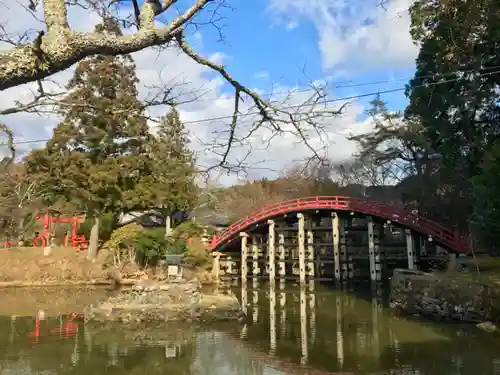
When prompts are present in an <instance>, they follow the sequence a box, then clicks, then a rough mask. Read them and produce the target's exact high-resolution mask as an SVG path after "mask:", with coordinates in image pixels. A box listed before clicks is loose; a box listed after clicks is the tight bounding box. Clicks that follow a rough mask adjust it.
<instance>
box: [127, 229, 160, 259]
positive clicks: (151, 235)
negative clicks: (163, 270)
mask: <svg viewBox="0 0 500 375" xmlns="http://www.w3.org/2000/svg"><path fill="white" fill-rule="evenodd" d="M167 247H168V242H167V240H166V239H165V231H164V230H163V229H162V228H153V229H143V230H142V231H140V232H138V233H137V234H136V236H135V238H134V248H135V251H136V254H137V258H138V261H139V263H141V264H142V265H144V266H147V265H154V264H156V263H158V259H159V258H161V257H163V256H165V254H166V253H167Z"/></svg>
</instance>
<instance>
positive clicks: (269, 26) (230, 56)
mask: <svg viewBox="0 0 500 375" xmlns="http://www.w3.org/2000/svg"><path fill="white" fill-rule="evenodd" d="M288 1H289V2H290V3H293V2H294V0H288ZM310 1H311V4H313V3H318V2H319V3H321V0H318V1H314V0H310ZM365 1H367V2H370V1H369V0H365ZM281 2H283V1H281ZM298 2H300V0H299V1H298ZM326 2H329V0H325V3H326ZM230 3H231V5H232V6H233V10H224V11H223V14H224V15H225V16H226V17H227V18H226V20H224V21H223V24H224V25H225V26H224V29H223V34H224V40H223V41H222V42H221V41H219V40H218V39H219V35H218V32H217V31H216V30H215V29H214V28H205V29H203V47H204V50H206V51H218V52H222V53H223V54H224V55H226V56H227V57H226V61H225V62H226V64H227V67H228V70H229V71H230V72H231V74H233V76H234V77H236V78H238V79H239V80H240V81H242V82H244V83H245V84H246V85H248V86H251V87H259V88H261V89H263V90H266V89H267V90H269V89H270V88H271V86H270V85H271V83H272V82H273V81H276V80H279V83H280V84H281V85H284V86H294V85H297V84H300V83H302V84H303V83H305V81H306V79H308V78H309V79H313V80H314V79H322V78H324V77H327V76H331V77H334V78H332V83H331V84H330V88H331V89H332V90H331V96H330V98H337V97H345V96H352V95H360V94H365V93H370V92H376V91H383V90H391V89H396V88H400V87H403V86H404V85H405V84H406V83H407V81H408V80H409V79H410V78H411V76H412V74H413V71H414V63H413V61H412V60H411V59H409V60H408V61H407V63H403V64H402V63H401V62H400V61H398V62H396V63H394V64H391V63H390V62H388V63H386V64H382V65H381V64H376V65H375V66H372V65H371V64H370V60H371V58H372V56H370V55H369V54H367V55H366V56H364V58H365V63H361V64H359V63H357V64H355V68H354V69H350V61H349V59H346V60H345V61H342V62H341V63H339V64H337V65H336V66H334V67H325V66H324V64H323V62H322V60H323V59H322V52H321V50H320V48H319V45H318V39H319V35H318V34H319V33H318V29H317V26H316V25H315V23H314V21H312V20H311V19H310V18H308V17H307V16H304V15H303V14H300V12H295V13H294V12H289V13H287V14H280V17H277V16H276V12H273V11H272V10H271V9H269V7H270V5H271V3H272V1H270V0H252V1H251V2H249V1H246V0H234V1H231V2H230ZM353 3H356V0H353ZM371 6H372V7H373V6H374V5H373V4H371ZM332 12H335V9H332ZM386 12H391V10H387V11H386ZM345 14H346V17H349V15H348V14H349V12H348V11H345ZM393 14H398V12H397V11H393V12H392V13H390V14H388V18H392V15H393ZM277 19H279V20H278V21H277ZM358 21H359V22H360V23H361V24H362V25H373V23H374V18H372V14H370V13H368V16H367V17H365V18H363V17H360V18H359V19H358ZM390 21H395V20H393V19H391V20H390ZM287 22H288V25H290V24H298V26H296V27H295V28H290V27H287ZM394 23H395V25H394V28H395V29H396V30H397V29H398V27H397V26H398V24H397V22H394ZM375 29H376V27H375ZM397 31H398V32H403V33H408V31H407V28H406V29H405V28H404V27H401V28H400V29H399V30H397ZM349 32H350V31H349V30H346V33H349ZM331 48H332V49H335V48H336V47H335V45H332V46H331ZM353 52H354V51H353ZM356 52H357V53H358V55H359V53H360V52H361V54H362V53H363V51H362V49H361V50H360V49H357V50H356ZM359 59H360V56H357V57H356V60H359ZM361 59H363V56H361ZM301 69H304V71H305V73H306V74H307V77H305V76H304V73H303V72H302V71H301ZM261 73H265V74H266V75H268V78H267V79H266V78H263V77H262V76H261V75H262V74H261ZM387 80H394V82H390V83H376V84H366V83H374V82H380V81H387ZM364 84H366V85H364ZM352 85H353V86H354V87H352ZM356 85H359V86H357V87H356ZM336 86H351V87H336ZM382 98H383V99H384V100H386V101H387V102H388V105H389V108H391V109H395V110H396V109H402V108H404V106H405V105H406V102H407V101H406V98H405V97H404V94H403V92H398V93H389V94H383V95H382ZM370 100H371V97H367V98H362V99H359V102H360V103H362V104H367V103H368V102H369V101H370Z"/></svg>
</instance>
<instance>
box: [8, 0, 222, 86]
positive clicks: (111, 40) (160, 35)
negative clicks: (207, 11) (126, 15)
mask: <svg viewBox="0 0 500 375" xmlns="http://www.w3.org/2000/svg"><path fill="white" fill-rule="evenodd" d="M211 1H212V0H196V2H195V3H194V4H193V5H192V6H191V7H190V8H189V9H187V10H186V11H185V12H184V13H183V14H181V15H179V16H178V17H176V18H175V19H174V20H172V22H170V24H168V25H167V26H165V27H163V28H157V27H156V26H155V24H154V20H155V17H156V16H157V15H158V14H161V13H162V12H164V11H165V10H167V9H168V7H169V6H170V5H171V4H169V3H170V2H167V3H164V6H161V7H160V9H158V6H157V5H158V3H159V1H153V0H148V1H144V2H143V5H142V7H141V14H140V25H141V26H140V29H139V31H137V32H136V33H134V34H132V35H115V34H112V33H78V32H74V31H72V30H71V29H70V28H69V27H68V26H67V14H66V12H67V11H66V6H67V5H66V4H65V3H64V0H42V3H43V6H44V10H45V12H44V13H45V17H46V18H45V22H46V26H47V30H48V31H47V32H46V33H44V34H42V33H40V34H39V35H40V37H39V42H37V41H36V40H35V42H32V43H28V44H25V45H21V46H19V47H15V48H13V49H11V50H8V51H6V52H2V53H0V90H5V89H7V88H9V87H13V86H17V85H20V84H23V83H27V82H33V81H36V80H39V79H43V78H45V77H48V76H50V75H53V74H55V73H57V72H60V71H62V70H65V69H67V68H69V67H70V66H71V65H73V64H74V63H76V62H77V61H79V60H81V59H83V58H85V57H88V56H92V55H96V54H103V55H113V56H115V55H123V54H128V53H132V52H136V51H140V50H142V49H145V48H148V47H152V46H159V45H165V44H168V43H169V42H170V41H171V40H172V38H173V36H174V35H176V34H177V33H178V32H179V30H180V29H181V28H182V27H183V26H184V25H186V23H188V22H189V21H190V20H191V19H192V18H193V17H194V16H195V15H196V14H197V13H198V12H200V11H201V10H202V9H203V8H204V7H205V6H206V5H207V4H208V3H210V2H211ZM166 4H169V5H168V6H165V5H166Z"/></svg>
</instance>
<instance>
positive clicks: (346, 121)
mask: <svg viewBox="0 0 500 375" xmlns="http://www.w3.org/2000/svg"><path fill="white" fill-rule="evenodd" d="M0 4H1V3H0ZM10 19H15V20H16V22H15V23H12V22H9V25H14V26H16V25H17V29H14V30H13V32H18V33H19V32H23V31H24V30H25V28H32V29H33V30H37V29H40V27H41V26H40V22H39V21H37V20H36V19H35V18H32V17H31V16H29V15H27V13H26V12H25V11H24V9H23V8H21V7H20V6H18V5H15V6H12V8H9V10H8V11H6V12H2V13H1V15H0V22H4V21H5V20H10ZM98 21H99V20H98V18H97V17H96V16H95V15H94V14H89V13H87V12H86V11H84V10H82V9H80V8H74V9H72V11H71V12H70V23H71V25H72V27H74V28H76V29H78V30H81V31H88V30H92V29H93V28H94V26H95V24H96V23H97V22H98ZM20 25H22V29H21V28H20V27H21V26H20ZM192 42H193V43H194V48H195V49H197V50H198V51H201V52H202V53H204V54H205V56H209V57H210V59H211V60H212V61H214V62H218V63H221V62H226V61H227V59H228V56H225V55H223V54H221V53H218V52H216V51H214V52H212V53H207V51H204V48H203V38H202V35H201V34H200V33H199V32H198V33H196V34H195V35H193V38H192ZM2 47H3V48H6V46H5V45H4V46H2V45H0V49H2ZM133 58H134V60H135V62H136V65H137V75H138V78H139V80H140V87H139V92H140V96H141V97H143V98H145V97H150V96H151V94H152V93H153V92H155V88H154V87H153V86H156V87H158V86H162V85H167V86H173V87H175V90H174V91H175V92H176V93H177V94H179V95H180V99H186V100H188V99H189V98H193V97H196V96H198V95H199V94H203V95H202V97H201V99H200V100H195V101H192V102H188V103H186V104H183V105H182V106H180V108H179V109H180V115H181V118H182V120H184V121H185V122H186V123H187V127H188V129H189V130H190V131H191V134H192V140H193V142H192V147H193V148H194V149H195V150H196V151H197V155H198V160H199V162H200V164H202V165H205V166H206V165H211V164H214V163H216V161H217V160H219V159H220V156H219V155H217V154H215V153H214V148H216V147H215V146H216V145H217V144H218V145H219V146H220V144H221V142H222V141H223V140H224V139H225V137H227V134H228V133H227V129H229V124H230V121H231V115H232V111H233V101H234V99H233V98H232V91H229V92H228V91H227V84H225V82H224V81H223V80H222V79H221V78H220V77H219V76H218V75H216V74H215V73H214V72H212V71H211V70H210V69H208V68H207V67H204V66H201V65H199V64H197V63H195V62H194V61H193V60H191V59H190V58H189V57H187V56H186V55H184V54H182V53H181V52H179V51H178V50H177V49H175V48H169V49H166V50H163V51H162V52H158V51H156V50H153V49H148V50H144V51H141V52H137V53H134V54H133ZM73 69H74V68H71V69H68V70H66V71H64V72H61V73H59V74H56V75H55V76H53V77H51V78H52V79H53V80H55V81H57V82H58V83H60V84H61V85H65V84H66V83H67V81H68V79H69V77H71V75H72V72H73ZM262 73H265V72H262ZM248 76H250V77H251V76H252V74H251V73H250V74H248ZM261 76H262V77H263V74H261ZM236 78H237V77H236ZM52 87H53V88H54V87H55V85H52ZM290 89H291V88H288V87H280V88H277V87H275V89H274V90H275V92H288V91H289V90H290ZM294 89H297V88H294ZM299 89H300V88H299ZM34 90H36V85H35V84H26V85H22V86H18V87H14V88H11V89H8V90H5V91H2V92H0V108H6V107H9V106H11V105H14V103H15V101H29V100H30V98H31V97H32V91H34ZM255 90H257V91H260V90H259V89H258V88H255ZM309 95H311V93H310V92H304V91H300V90H299V92H297V93H295V94H294V95H292V96H291V98H290V100H289V101H287V103H288V104H292V105H293V104H300V103H301V102H302V101H303V100H305V99H306V98H307V97H308V96H309ZM282 97H283V95H281V98H279V97H275V98H273V99H282ZM250 102H251V101H250V100H249V99H246V100H245V103H244V104H243V105H242V106H241V108H240V112H241V113H245V111H248V109H249V105H250ZM340 104H341V103H332V104H330V105H328V107H329V108H338V107H339V105H340ZM306 110H307V108H306V109H304V111H306ZM362 110H363V108H362V107H361V106H360V105H358V104H356V103H353V104H352V105H350V106H348V108H347V110H346V111H345V113H344V114H343V115H342V116H335V117H329V118H324V119H320V120H318V121H319V122H320V123H321V125H322V126H324V130H325V133H326V134H328V140H326V139H319V137H318V136H317V134H316V133H315V132H314V131H312V129H310V130H309V131H306V133H307V136H308V137H309V142H310V144H311V145H312V146H314V147H315V148H317V149H320V148H321V147H322V146H324V145H325V143H326V144H327V147H326V148H325V150H323V151H321V152H322V153H323V154H325V155H326V156H328V157H330V158H332V159H335V160H342V159H345V158H346V157H348V156H349V155H351V154H352V153H353V151H354V145H353V144H352V143H350V142H348V141H347V140H346V136H348V135H349V133H350V132H351V131H366V130H367V129H368V127H369V124H367V123H364V122H359V121H358V116H359V115H360V114H361V113H362ZM167 111H168V108H167V107H154V108H151V109H150V110H149V114H150V115H151V116H161V115H163V114H165V113H166V112H167ZM207 119H213V120H208V121H207ZM254 119H255V116H252V115H249V116H243V117H242V118H241V123H240V124H239V125H238V132H237V133H238V134H239V135H240V136H242V134H245V132H246V131H248V130H249V128H250V126H251V125H252V123H253V121H252V120H254ZM1 120H2V121H4V122H5V123H7V124H8V125H10V126H11V128H12V129H13V130H14V132H15V135H16V139H17V141H25V140H39V139H44V138H50V136H51V133H52V129H53V127H54V126H55V124H57V121H58V118H57V117H56V116H54V115H44V116H38V115H34V114H26V113H24V114H17V115H11V116H5V117H4V118H3V119H1ZM285 128H286V129H285V130H287V131H290V130H291V129H290V126H285ZM272 135H273V132H272V131H271V130H270V129H269V128H265V127H263V128H261V129H260V131H258V132H256V133H255V134H254V135H253V136H252V137H251V138H249V139H248V140H247V141H246V142H245V144H244V145H240V146H239V147H235V148H234V149H233V150H232V154H231V155H230V157H229V160H230V161H231V162H232V163H236V162H237V161H238V160H241V159H242V158H243V157H244V156H245V155H247V154H248V151H249V150H251V153H250V155H248V157H247V158H246V160H245V164H247V165H250V166H252V167H253V169H251V170H250V174H249V176H250V177H253V178H260V177H262V176H265V175H268V176H269V175H276V174H279V173H280V171H282V170H283V169H284V168H285V167H287V166H289V165H290V164H291V163H293V162H294V161H295V160H301V159H304V158H306V157H307V155H310V151H309V150H308V149H307V147H305V145H304V144H301V143H300V142H299V139H298V138H297V137H295V136H292V134H291V133H285V134H283V135H282V136H281V137H275V138H273V137H272ZM270 139H272V142H271V145H270V146H268V145H267V142H268V141H269V140H270ZM214 145H215V146H214ZM39 146H40V144H39V143H33V144H31V143H30V144H23V145H21V147H19V149H20V150H28V149H29V148H30V147H39ZM219 151H221V150H220V147H219ZM237 178H238V176H235V175H224V174H223V175H222V176H221V179H220V180H219V182H220V183H223V184H230V183H232V182H234V181H235V179H237Z"/></svg>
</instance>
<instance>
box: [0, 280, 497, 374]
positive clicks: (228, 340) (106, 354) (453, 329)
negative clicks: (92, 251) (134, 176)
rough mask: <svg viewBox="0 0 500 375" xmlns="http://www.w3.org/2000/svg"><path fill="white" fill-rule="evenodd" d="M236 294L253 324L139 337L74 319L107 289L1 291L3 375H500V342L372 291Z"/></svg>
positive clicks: (150, 331) (291, 289) (160, 330)
mask: <svg viewBox="0 0 500 375" xmlns="http://www.w3.org/2000/svg"><path fill="white" fill-rule="evenodd" d="M235 292H236V293H237V294H238V295H239V296H243V300H246V305H247V309H248V314H249V321H248V322H247V324H232V323H231V324H216V325H210V326H204V327H195V326H192V325H191V326H188V325H169V326H168V327H155V326H150V327H147V328H146V329H144V330H141V331H137V330H135V331H132V330H126V329H119V330H116V329H109V328H108V329H105V328H103V327H89V326H83V325H82V324H80V323H75V322H72V321H71V319H68V317H67V316H66V314H67V313H69V312H74V313H78V312H81V311H82V310H83V307H84V305H85V304H87V303H90V301H92V300H93V299H96V298H100V297H102V296H103V295H104V294H105V293H106V292H104V291H102V290H97V291H86V290H75V289H68V290H62V291H61V290H58V291H50V290H41V289H38V290H26V289H24V290H20V289H17V290H0V301H2V302H1V303H0V313H1V315H0V374H1V375H7V374H8V375H18V374H19V375H21V374H23V375H24V374H47V375H48V374H74V375H83V374H85V375H98V374H109V375H112V374H120V375H131V374H145V375H146V374H164V375H233V374H234V375H285V374H288V375H292V374H293V375H306V374H310V375H312V374H314V375H327V374H343V375H347V374H359V375H367V374H377V375H378V374H392V375H403V374H404V375H406V374H408V375H409V374H415V375H417V374H418V375H490V374H495V375H496V374H499V375H500V340H499V339H497V338H495V337H493V336H492V335H490V334H487V333H483V332H481V331H479V330H477V329H476V328H475V327H471V326H463V325H457V324H451V325H444V324H437V323H433V322H428V321H424V320H421V319H418V318H406V317H401V316H399V317H398V316H395V315H394V314H393V313H391V312H390V311H388V310H387V309H386V308H385V307H384V302H383V299H382V298H378V297H377V298H376V297H372V295H371V294H370V293H360V292H357V293H353V292H349V293H344V292H341V291H335V290H333V289H332V288H329V287H327V286H321V285H318V284H316V285H314V286H311V288H310V289H309V288H308V289H307V290H303V289H302V290H301V289H300V288H299V287H296V286H286V288H284V289H280V288H279V286H277V288H276V290H275V291H273V290H272V289H270V288H269V286H267V285H260V286H259V287H258V288H257V289H252V284H251V283H250V284H249V285H248V287H247V289H246V290H243V294H242V290H241V289H240V288H238V289H236V290H235ZM39 310H43V311H44V315H45V316H44V319H42V320H41V321H39V325H38V326H37V323H36V319H35V316H36V314H37V312H38V311H39ZM58 315H60V316H58Z"/></svg>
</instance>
